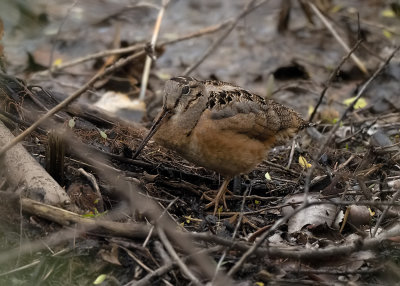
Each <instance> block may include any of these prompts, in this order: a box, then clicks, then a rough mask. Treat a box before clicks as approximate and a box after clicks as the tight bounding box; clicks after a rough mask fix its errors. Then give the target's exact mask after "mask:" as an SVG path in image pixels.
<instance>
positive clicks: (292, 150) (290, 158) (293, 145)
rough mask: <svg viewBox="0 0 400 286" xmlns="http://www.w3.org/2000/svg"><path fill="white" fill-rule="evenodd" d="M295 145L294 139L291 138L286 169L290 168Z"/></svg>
mask: <svg viewBox="0 0 400 286" xmlns="http://www.w3.org/2000/svg"><path fill="white" fill-rule="evenodd" d="M295 146H296V139H295V138H293V140H292V148H291V149H290V155H289V162H288V164H287V166H286V169H290V166H291V165H292V161H293V156H294V149H295Z"/></svg>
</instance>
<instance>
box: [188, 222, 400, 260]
mask: <svg viewBox="0 0 400 286" xmlns="http://www.w3.org/2000/svg"><path fill="white" fill-rule="evenodd" d="M399 235H400V226H398V225H397V226H396V227H394V228H393V229H391V230H389V231H387V232H385V233H383V234H379V235H378V236H377V237H374V238H366V239H358V240H354V241H353V242H352V243H349V244H344V245H340V246H338V245H333V246H328V247H325V248H320V249H305V248H304V249H299V247H289V248H288V247H284V248H279V247H260V248H258V249H257V250H256V252H255V254H257V255H258V256H260V257H266V256H268V257H271V258H290V259H299V260H306V261H310V259H318V260H320V259H327V258H329V259H332V258H333V257H341V256H343V255H349V254H350V253H353V252H356V251H362V250H373V249H375V248H379V247H383V246H386V248H388V246H389V245H390V244H389V243H390V241H389V240H390V239H391V238H393V237H397V236H399ZM190 237H191V239H193V240H197V241H204V242H209V243H216V244H219V245H225V246H229V247H231V248H232V249H237V250H241V251H247V250H249V249H251V248H252V246H250V245H248V244H247V243H244V242H237V241H235V242H232V241H231V240H230V239H225V238H222V237H218V236H214V235H209V234H205V233H191V234H190ZM385 242H387V244H385ZM395 245H396V244H395ZM389 249H390V248H389Z"/></svg>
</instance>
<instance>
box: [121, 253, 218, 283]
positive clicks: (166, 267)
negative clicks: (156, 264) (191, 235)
mask: <svg viewBox="0 0 400 286" xmlns="http://www.w3.org/2000/svg"><path fill="white" fill-rule="evenodd" d="M220 249H221V246H215V247H212V248H208V249H204V250H200V251H199V253H204V254H206V253H213V252H216V251H219V250H220ZM196 254H197V253H194V254H193V255H196ZM191 256H192V255H188V256H186V257H184V258H183V259H182V260H183V261H184V262H186V261H187V260H188V259H190V258H191ZM175 265H176V262H175V261H171V262H168V263H166V264H165V265H163V266H161V267H160V268H158V269H157V270H154V271H153V272H152V273H149V274H147V275H146V276H145V277H143V278H142V279H141V280H139V281H134V282H129V283H127V284H125V285H124V286H147V285H151V284H150V281H151V280H152V279H154V278H155V277H160V276H161V275H164V274H165V273H167V272H168V271H170V269H172V267H174V266H175Z"/></svg>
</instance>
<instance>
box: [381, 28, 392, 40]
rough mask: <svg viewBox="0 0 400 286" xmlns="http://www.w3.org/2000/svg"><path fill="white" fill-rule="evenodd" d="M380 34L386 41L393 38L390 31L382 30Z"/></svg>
mask: <svg viewBox="0 0 400 286" xmlns="http://www.w3.org/2000/svg"><path fill="white" fill-rule="evenodd" d="M382 33H383V35H384V36H385V37H386V38H388V39H391V38H392V37H393V35H392V33H391V32H390V31H388V30H386V29H383V30H382Z"/></svg>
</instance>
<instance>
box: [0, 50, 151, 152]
mask: <svg viewBox="0 0 400 286" xmlns="http://www.w3.org/2000/svg"><path fill="white" fill-rule="evenodd" d="M144 54H145V52H144V51H140V52H137V53H136V54H133V55H131V56H129V57H127V58H125V59H123V60H120V61H118V62H116V63H115V64H114V65H112V66H110V67H109V68H107V69H106V70H104V71H103V72H101V73H97V74H96V75H95V76H93V77H92V78H91V79H90V80H89V81H88V82H87V83H86V84H85V85H84V86H82V87H81V88H80V89H78V90H77V91H76V92H75V93H73V94H71V95H70V96H69V97H67V98H66V99H64V100H63V101H62V102H60V103H59V104H57V105H56V106H54V107H53V108H52V109H50V110H49V111H48V112H47V113H46V114H45V115H43V116H42V117H41V118H39V119H38V120H37V121H36V122H35V123H33V124H32V125H31V126H30V127H29V128H27V129H25V131H24V132H22V133H21V134H19V135H18V136H17V137H15V138H14V139H13V140H12V141H11V142H9V143H8V144H7V145H5V146H4V147H3V148H1V149H0V157H2V156H3V155H4V153H5V152H7V151H8V150H9V149H11V148H12V147H13V146H14V145H16V144H17V143H18V142H20V141H22V140H23V139H24V138H25V137H26V136H27V135H28V134H30V133H31V132H32V131H34V130H35V129H36V128H37V127H38V126H39V125H40V124H42V123H43V122H44V121H45V120H46V119H48V118H49V117H50V116H52V115H53V114H55V113H57V112H59V111H60V110H62V109H63V108H65V107H66V106H68V104H70V103H71V102H73V101H74V100H75V99H77V98H78V97H79V96H80V95H81V94H82V93H84V92H85V91H86V90H88V89H89V88H91V87H92V86H93V84H94V83H95V82H96V81H97V80H99V79H100V78H102V77H103V76H104V75H106V74H109V73H111V72H112V71H115V70H117V69H119V68H121V67H122V66H124V65H126V64H127V63H129V62H131V61H132V60H134V59H136V58H138V57H140V56H142V55H144Z"/></svg>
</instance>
